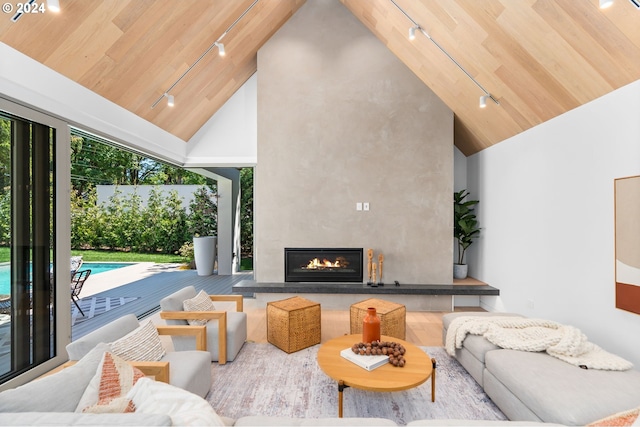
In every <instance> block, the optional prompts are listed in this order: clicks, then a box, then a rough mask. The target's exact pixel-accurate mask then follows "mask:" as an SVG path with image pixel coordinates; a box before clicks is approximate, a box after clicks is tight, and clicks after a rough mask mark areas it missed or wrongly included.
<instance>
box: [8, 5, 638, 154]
mask: <svg viewBox="0 0 640 427" xmlns="http://www.w3.org/2000/svg"><path fill="white" fill-rule="evenodd" d="M42 1H44V0H42ZM254 1H255V0H180V1H176V0H108V1H105V0H60V3H61V7H62V11H61V12H60V13H59V14H54V13H52V12H49V11H47V12H46V13H40V14H35V13H32V14H25V15H23V16H22V17H21V18H20V19H18V20H17V22H15V23H14V22H11V19H10V18H11V16H12V14H7V13H4V14H2V15H0V41H2V42H3V43H5V44H7V45H9V46H11V47H13V48H15V49H17V50H18V51H20V52H22V53H24V54H25V55H27V56H29V57H31V58H33V59H35V60H36V61H38V62H40V63H42V64H44V65H46V66H47V67H49V68H51V69H53V70H55V71H57V72H59V73H61V74H63V75H65V76H67V77H68V78H70V79H71V80H74V81H76V82H77V83H79V84H81V85H82V86H84V87H86V88H88V89H90V90H92V91H94V92H96V93H98V94H100V95H101V96H103V97H105V98H107V99H109V100H110V101H112V102H114V103H116V104H118V105H120V106H122V107H123V108H125V109H127V110H129V111H131V112H133V113H135V114H136V115H138V116H140V117H142V118H144V119H146V120H148V121H150V122H152V123H154V124H155V125H157V126H159V127H160V128H162V129H164V130H166V131H168V132H170V133H171V134H173V135H175V136H177V137H179V138H181V139H183V140H185V141H187V140H188V139H189V138H190V137H191V136H193V135H194V134H195V133H196V132H197V131H198V129H200V127H201V126H202V125H203V124H204V123H205V122H206V121H207V120H208V119H209V118H210V117H211V116H212V115H213V114H215V112H216V111H217V110H218V109H219V108H220V107H221V106H222V105H223V104H224V103H225V102H226V101H227V100H228V99H229V98H230V97H231V95H233V93H234V92H235V91H236V90H237V89H238V88H239V87H240V86H242V84H243V83H244V82H245V81H246V80H247V79H248V78H249V77H250V76H251V75H252V74H253V73H255V72H256V67H257V61H256V57H257V51H258V49H260V47H261V46H262V45H263V44H264V43H265V42H266V41H267V40H268V39H269V37H271V35H273V34H274V33H275V32H276V31H277V30H278V29H279V28H280V27H281V26H282V25H283V24H284V23H285V22H286V21H287V19H289V18H290V17H291V16H292V15H293V14H294V13H295V12H296V10H298V8H300V7H301V6H302V5H303V4H304V0H259V1H257V3H255V5H254V6H253V7H252V8H251V9H250V10H249V11H248V12H247V13H246V15H244V16H243V17H242V19H240V20H239V21H237V20H238V18H239V17H240V16H242V15H243V13H244V12H245V11H246V10H247V9H248V8H249V7H250V6H251V5H252V4H253V3H254ZM308 1H319V0H308ZM323 1H326V0H323ZM339 1H341V2H342V3H343V4H344V6H345V7H346V8H348V9H349V10H350V11H351V12H352V13H353V14H354V15H355V16H356V17H357V18H358V19H359V20H360V21H361V22H362V23H363V24H364V25H365V26H366V27H367V28H369V29H370V30H371V31H372V32H373V34H375V35H376V37H378V39H380V41H381V42H382V43H384V44H385V45H386V46H387V47H388V48H389V49H390V50H391V51H392V52H393V53H394V54H395V55H396V56H397V57H398V58H399V59H400V60H401V61H403V62H404V63H405V64H406V65H407V67H408V68H410V69H411V70H412V71H413V72H414V73H415V74H416V75H417V76H418V77H419V78H420V79H421V80H422V81H423V82H424V83H425V84H426V85H427V86H428V87H429V88H431V90H433V91H434V92H435V93H436V94H437V95H438V97H440V98H441V99H442V100H443V101H444V102H445V103H446V104H447V105H448V106H449V108H451V110H453V112H454V113H455V144H456V146H457V147H458V148H459V149H460V150H461V151H462V152H463V153H464V154H466V155H471V154H473V153H476V152H478V151H480V150H482V149H484V148H487V147H490V146H491V145H493V144H496V143H499V142H501V141H503V140H504V139H506V138H509V137H511V136H513V135H516V134H518V133H520V132H522V131H524V130H527V129H529V128H531V127H533V126H536V125H538V124H540V123H542V122H545V121H547V120H549V119H551V118H553V117H555V116H558V115H560V114H562V113H564V112H566V111H569V110H571V109H573V108H576V107H578V106H580V105H582V104H585V103H587V102H589V101H591V100H593V99H595V98H598V97H600V96H602V95H605V94H606V93H608V92H611V91H613V90H615V89H617V88H619V87H622V86H624V85H626V84H628V83H631V82H633V81H635V80H638V79H640V10H639V9H637V8H636V7H634V6H633V4H632V3H631V2H630V1H629V0H615V3H614V5H613V6H612V7H610V8H608V9H604V10H601V9H600V8H599V7H598V0H393V1H391V0H339ZM400 9H402V10H404V12H406V14H405V13H403V12H402V11H401V10H400ZM407 15H408V16H409V17H410V18H411V19H413V21H415V22H416V23H418V24H419V25H420V26H421V27H422V28H423V29H424V30H425V31H426V32H427V33H428V34H429V35H430V36H431V40H430V39H429V38H427V37H424V36H423V35H422V34H418V35H417V37H416V39H415V40H413V41H410V40H409V39H408V37H407V36H408V31H409V28H410V27H411V26H412V23H411V20H410V18H409V17H408V16H407ZM234 22H236V24H235V25H233V24H234ZM329 25H330V24H329ZM231 26H232V28H231V30H230V31H229V32H228V34H226V35H225V36H224V38H223V39H222V40H221V41H222V42H223V43H224V46H225V51H226V56H224V57H221V56H218V54H217V48H214V49H212V50H211V51H210V52H209V53H208V54H207V55H205V56H204V57H203V58H202V60H201V61H200V62H198V63H197V65H196V66H195V67H193V69H192V70H191V71H190V72H189V73H187V75H186V76H184V78H182V80H181V81H180V82H179V83H178V84H177V85H176V86H175V87H174V88H173V89H172V90H171V92H170V93H171V94H173V95H174V96H175V103H176V105H175V107H173V108H171V107H168V106H167V104H166V102H159V103H158V105H157V106H156V107H155V108H152V105H153V104H154V103H155V102H156V100H157V99H159V98H160V97H162V95H163V93H165V91H166V90H167V89H168V88H169V87H170V86H171V85H172V84H173V83H174V82H175V81H176V80H178V79H179V78H180V77H181V76H182V75H183V74H184V73H185V72H186V71H187V70H188V69H189V67H190V66H192V65H193V64H194V63H196V61H197V60H198V58H199V57H201V55H202V54H203V53H204V52H205V51H206V50H207V48H208V47H210V46H211V45H212V43H213V42H214V41H216V40H217V39H218V38H219V37H220V36H221V35H222V34H223V33H224V32H225V30H227V29H228V28H229V27H231ZM434 41H435V42H436V43H434ZM438 45H439V46H441V47H442V48H443V49H444V50H445V51H446V52H447V53H448V54H449V55H450V56H451V58H453V59H454V60H455V61H457V62H458V64H459V65H460V66H461V67H462V68H464V70H466V72H467V73H469V75H471V76H473V78H474V79H475V80H476V81H477V82H478V83H479V84H480V85H482V87H484V88H485V89H486V90H487V91H488V92H490V93H491V94H492V95H493V97H494V98H495V99H497V100H498V101H499V105H497V104H495V103H494V102H492V101H491V100H489V101H488V103H487V107H486V108H484V109H480V108H479V107H478V102H479V97H480V96H481V95H483V92H482V90H481V89H480V88H479V87H478V86H477V85H476V83H474V82H473V81H472V80H471V79H470V78H469V77H468V76H467V75H466V74H465V73H464V72H463V71H462V70H461V69H460V68H459V67H458V66H456V65H455V63H454V62H453V61H452V60H451V58H449V57H448V56H447V55H446V54H445V53H444V52H443V51H442V50H441V49H439V48H438Z"/></svg>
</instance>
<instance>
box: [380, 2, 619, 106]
mask: <svg viewBox="0 0 640 427" xmlns="http://www.w3.org/2000/svg"><path fill="white" fill-rule="evenodd" d="M389 1H390V2H391V3H393V5H394V6H395V7H396V8H397V9H398V10H399V11H400V12H402V14H403V15H404V16H406V17H407V19H408V20H409V21H411V23H412V24H413V26H412V27H411V28H409V40H413V39H415V38H416V30H418V31H420V32H421V33H422V34H423V35H424V36H425V37H426V38H428V39H429V40H430V41H431V43H433V44H434V45H435V46H436V47H437V48H438V49H440V52H442V53H444V54H445V55H446V56H447V58H449V59H450V60H451V62H453V63H454V64H455V65H456V67H458V68H459V69H460V71H462V72H463V73H465V74H466V76H467V77H469V79H470V80H471V81H472V82H474V83H475V84H476V86H478V87H479V88H480V90H482V92H484V95H482V96H481V97H480V108H485V107H486V106H487V99H491V100H492V101H493V102H495V103H496V105H500V103H499V102H498V100H497V99H496V98H494V97H493V95H491V94H490V93H489V91H487V90H486V89H485V88H484V87H482V85H481V84H480V83H478V81H477V80H476V79H474V78H473V76H472V75H471V74H469V72H468V71H467V70H465V69H464V67H463V66H462V65H460V63H459V62H458V61H456V60H455V58H454V57H453V56H451V54H450V53H449V52H447V51H446V50H445V48H444V47H442V46H440V44H439V43H438V42H437V41H435V40H434V39H433V38H432V37H431V35H429V33H427V32H426V31H425V30H424V28H423V27H421V26H420V24H418V23H417V22H416V21H415V20H414V19H413V18H412V17H411V16H409V14H408V13H407V12H405V11H404V9H402V8H401V7H400V6H398V4H397V3H396V2H395V1H394V0H389ZM600 1H601V2H602V1H604V0H600ZM609 1H613V0H609Z"/></svg>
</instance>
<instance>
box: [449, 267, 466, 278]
mask: <svg viewBox="0 0 640 427" xmlns="http://www.w3.org/2000/svg"><path fill="white" fill-rule="evenodd" d="M468 272H469V266H468V265H467V264H453V278H454V279H466V278H467V273H468Z"/></svg>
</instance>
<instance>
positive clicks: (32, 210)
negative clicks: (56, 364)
mask: <svg viewBox="0 0 640 427" xmlns="http://www.w3.org/2000/svg"><path fill="white" fill-rule="evenodd" d="M0 101H2V100H1V99H0ZM5 105H6V104H3V103H2V102H0V343H1V344H0V384H1V383H5V382H7V381H9V380H11V379H12V378H15V377H17V376H19V375H21V374H23V373H25V372H28V371H30V370H32V369H34V368H35V367H38V366H40V367H43V369H44V368H46V365H48V363H47V362H49V361H51V360H52V359H54V358H56V356H57V354H58V352H59V347H60V341H59V340H58V335H59V331H57V330H56V325H57V320H56V319H57V312H58V311H59V310H61V308H60V307H58V305H59V304H58V301H61V300H59V299H57V298H56V295H57V293H56V286H55V284H56V281H57V278H60V277H64V276H61V275H60V274H56V273H55V270H56V269H55V265H56V263H55V261H56V245H55V242H56V233H55V219H56V215H55V212H56V209H55V203H56V197H55V196H56V185H55V182H56V161H55V154H56V145H57V144H56V140H57V138H56V133H57V132H58V128H59V127H57V126H52V125H51V123H47V124H44V123H42V122H39V121H36V120H33V119H27V118H25V116H23V115H18V114H16V113H14V112H13V111H16V110H15V109H12V110H11V112H10V111H9V110H8V109H7V110H5V109H4V108H3V107H4V106H5ZM20 110H24V108H18V109H17V111H20ZM35 116H36V117H37V116H41V115H40V114H39V113H35ZM44 118H46V116H44ZM43 121H46V120H43ZM55 122H56V120H53V123H55ZM60 127H62V128H63V132H64V127H63V126H60ZM67 132H68V131H67ZM63 151H65V152H68V150H63ZM67 264H68V262H67ZM61 265H62V264H61ZM66 289H67V294H68V293H69V291H68V285H67V287H66ZM64 290H65V288H64V286H61V288H60V292H64ZM68 297H69V295H66V298H68ZM68 304H69V303H68V302H67V305H66V310H67V311H68Z"/></svg>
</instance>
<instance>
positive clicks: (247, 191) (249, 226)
mask: <svg viewBox="0 0 640 427" xmlns="http://www.w3.org/2000/svg"><path fill="white" fill-rule="evenodd" d="M240 192H241V201H240V247H241V250H242V254H243V255H246V256H250V255H252V254H253V168H243V169H242V170H241V171H240Z"/></svg>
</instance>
